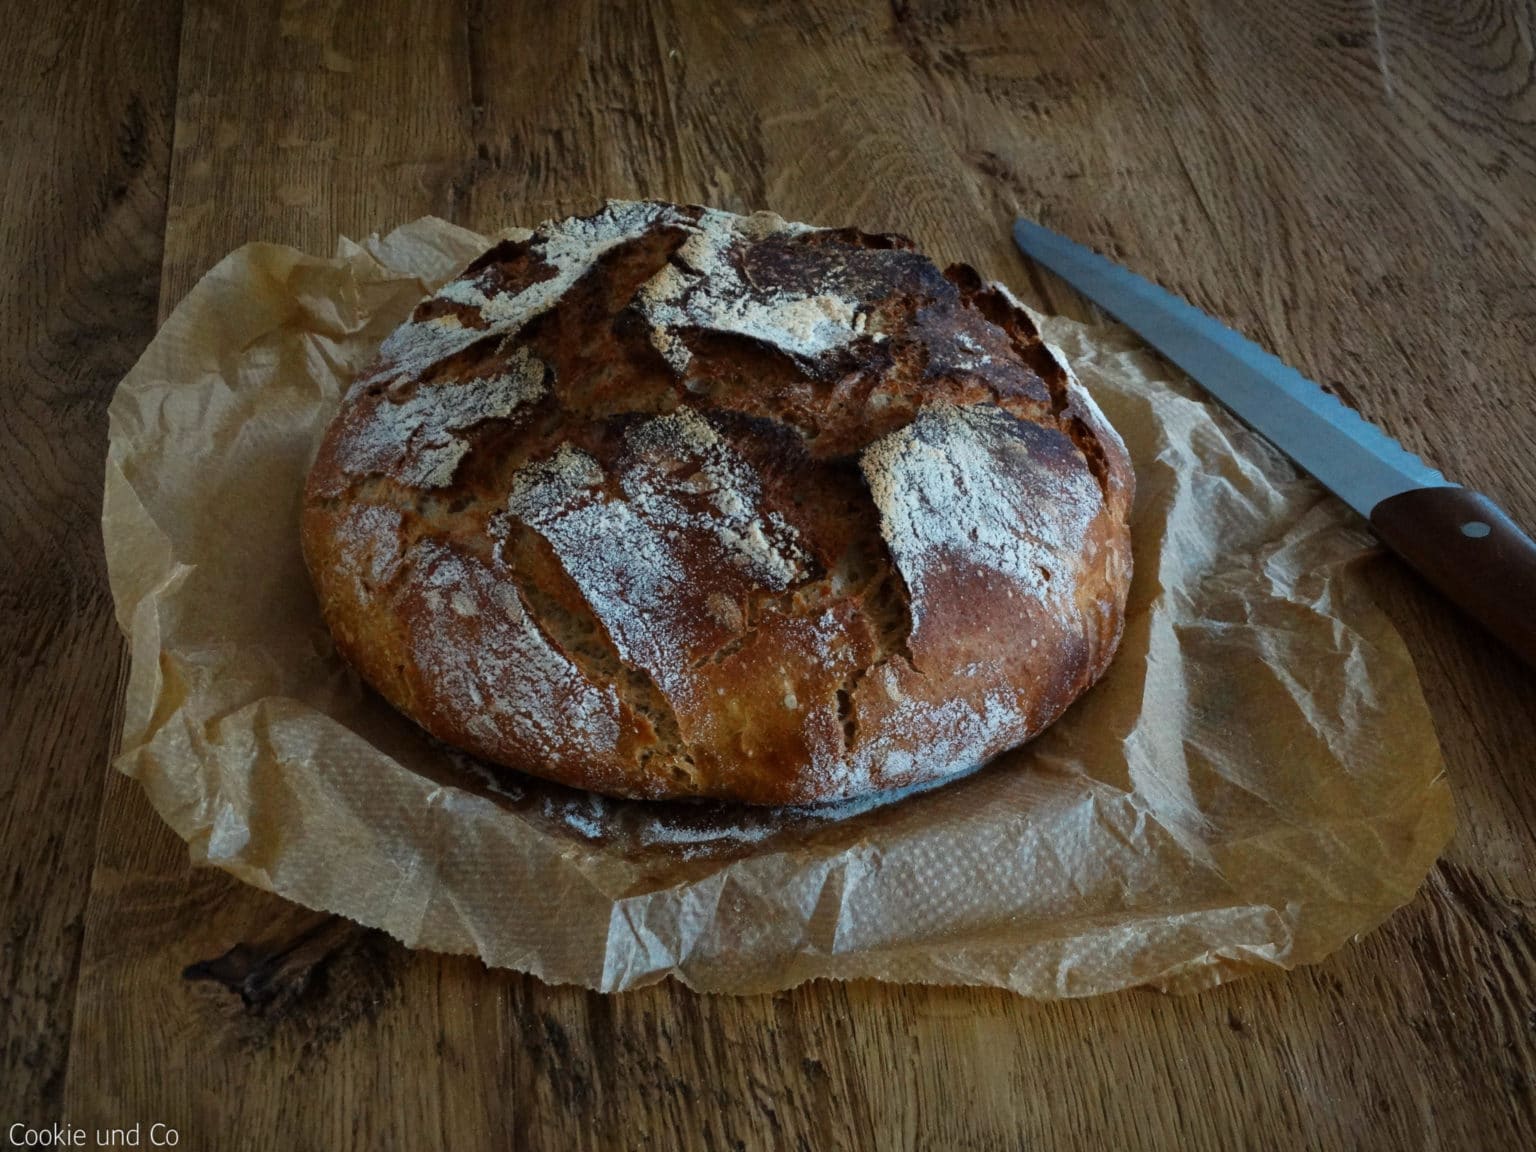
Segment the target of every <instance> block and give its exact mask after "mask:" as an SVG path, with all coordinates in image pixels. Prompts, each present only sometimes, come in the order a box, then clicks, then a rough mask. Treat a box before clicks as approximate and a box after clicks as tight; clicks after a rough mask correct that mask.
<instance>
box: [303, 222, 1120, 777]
mask: <svg viewBox="0 0 1536 1152" xmlns="http://www.w3.org/2000/svg"><path fill="white" fill-rule="evenodd" d="M1132 485H1133V481H1132V473H1131V468H1130V462H1129V459H1128V457H1127V455H1126V452H1125V448H1124V445H1123V444H1122V443H1121V441H1120V439H1119V437H1118V436H1117V435H1116V434H1115V432H1114V430H1113V429H1112V428H1111V427H1110V426H1109V424H1108V422H1107V421H1105V419H1104V418H1103V416H1102V415H1101V414H1100V413H1099V411H1098V409H1097V408H1096V407H1095V406H1094V404H1093V402H1092V400H1091V399H1089V398H1088V396H1087V393H1086V392H1084V391H1083V390H1082V388H1081V387H1080V386H1079V385H1078V384H1077V383H1076V381H1075V380H1074V379H1073V378H1072V376H1071V374H1070V372H1069V371H1068V370H1067V369H1066V367H1065V366H1064V365H1062V364H1061V363H1059V362H1058V361H1057V359H1056V358H1055V356H1054V355H1053V354H1052V353H1051V351H1050V350H1049V349H1048V348H1047V347H1046V346H1045V345H1044V344H1043V343H1042V342H1041V340H1040V337H1039V334H1038V333H1037V332H1036V330H1035V328H1034V325H1033V324H1032V323H1031V321H1030V319H1029V317H1028V315H1027V314H1026V312H1025V311H1024V310H1023V309H1022V307H1021V306H1019V304H1018V303H1017V301H1015V300H1014V299H1013V298H1012V297H1011V296H1010V295H1009V294H1008V293H1007V292H1006V290H1004V289H1002V288H1001V287H999V286H996V285H989V284H986V283H984V282H983V281H982V280H981V278H980V277H979V276H978V275H977V274H976V273H975V272H974V271H973V270H972V269H970V268H968V267H965V266H963V265H956V266H953V267H951V268H949V269H946V270H944V271H942V272H941V271H940V270H939V269H938V268H937V267H935V266H934V265H933V264H932V263H931V262H930V261H929V260H928V259H927V258H926V257H924V256H922V255H921V254H920V253H918V252H916V251H915V250H914V248H913V246H912V244H911V242H910V241H908V240H906V239H905V238H903V237H900V236H891V235H870V234H866V233H862V232H858V231H854V230H852V229H839V230H831V229H814V228H809V227H806V226H805V225H799V224H791V223H788V222H786V221H784V220H782V219H780V218H779V217H777V216H773V215H771V214H767V213H759V214H756V215H753V216H748V217H742V216H735V215H731V214H729V213H724V212H718V211H715V210H712V209H705V208H700V207H697V206H688V205H673V204H665V203H660V202H640V203H634V202H623V201H611V202H609V203H608V204H606V205H605V206H604V207H603V208H602V209H601V210H600V211H599V212H597V213H594V214H593V215H591V216H587V217H575V218H571V219H568V220H563V221H553V222H549V223H546V224H545V225H543V226H541V227H540V228H539V229H538V230H536V231H535V232H534V234H533V235H532V236H531V237H529V238H528V239H525V240H521V241H515V242H504V243H501V244H498V245H496V246H495V247H493V248H492V249H491V250H490V251H488V252H487V253H485V254H484V255H483V256H482V257H480V258H479V259H478V260H476V261H475V262H474V263H473V264H472V265H471V266H470V267H469V269H467V270H466V272H465V273H464V274H463V275H462V276H461V277H459V278H458V279H456V280H454V281H453V282H451V283H450V284H448V285H446V286H445V287H444V288H443V289H442V290H440V291H439V292H438V293H436V294H435V295H433V296H432V297H430V298H429V299H427V300H425V301H423V303H422V304H421V305H420V306H419V307H418V308H417V309H416V311H415V313H414V314H413V316H412V318H411V319H410V321H408V322H407V323H406V324H405V325H403V326H402V327H401V328H400V329H399V330H397V331H396V332H395V333H394V334H393V335H391V337H390V338H389V339H388V340H387V341H386V342H385V344H384V345H383V347H382V348H381V350H380V353H379V356H378V358H377V360H376V361H375V362H374V363H373V364H372V365H371V366H370V367H369V368H368V369H367V370H366V371H365V372H364V373H363V374H362V375H361V376H360V377H359V378H358V379H357V380H356V381H355V382H354V384H353V385H352V386H351V388H350V389H349V390H348V392H347V394H346V396H345V398H344V399H343V401H342V404H341V408H340V411H339V412H338V413H337V415H336V417H335V419H334V420H333V422H332V424H331V426H330V427H329V429H328V430H327V432H326V435H325V437H324V440H323V442H322V444H321V446H320V450H319V453H318V456H317V458H316V460H315V463H314V465H313V468H312V469H311V472H310V475H309V480H308V484H307V486H306V490H305V494H304V507H303V514H302V519H303V525H302V534H303V547H304V556H305V560H306V563H307V564H308V566H309V570H310V573H311V576H312V578H313V580H314V585H315V589H316V592H317V594H318V596H319V601H320V605H321V608H322V611H323V613H324V616H325V620H326V623H327V624H328V625H329V627H330V630H331V633H332V635H333V637H334V639H335V642H336V646H337V649H338V650H339V651H340V653H341V654H342V655H343V656H344V657H345V659H346V660H347V661H349V662H350V663H351V664H352V665H353V666H354V667H355V668H356V669H357V670H358V671H359V672H360V673H361V675H362V676H363V678H364V679H365V680H367V681H368V683H370V684H371V685H372V686H373V687H374V688H376V689H377V690H378V691H379V692H380V693H381V694H382V695H383V696H384V697H385V698H386V699H387V700H389V701H390V702H391V703H392V704H393V705H394V706H395V707H397V708H399V709H400V710H401V711H402V712H404V713H406V714H407V715H408V716H410V717H412V718H413V719H414V720H416V721H417V722H418V723H419V724H421V725H422V727H424V728H426V729H427V730H428V731H429V732H431V733H432V734H433V735H435V736H437V737H439V738H440V739H442V740H444V741H446V742H448V743H450V744H453V745H456V746H458V747H460V748H463V749H466V750H467V751H469V752H472V753H474V754H475V755H477V756H479V757H482V758H484V759H485V760H488V761H491V762H493V763H496V764H500V765H505V766H507V767H510V768H514V769H517V770H519V771H523V772H528V773H532V774H534V775H537V776H542V777H546V778H549V779H552V780H557V781H560V782H562V783H566V784H571V785H575V786H577V787H581V788H588V789H592V790H595V791H599V792H604V793H608V794H611V795H617V796H630V797H647V798H660V797H686V796H699V797H715V798H720V799H727V800H735V801H742V802H746V803H751V804H792V803H793V804H799V803H810V802H819V801H830V800H839V799H845V798H848V797H852V796H856V795H859V794H862V793H866V792H872V791H877V790H883V789H889V788H898V787H903V786H907V785H911V784H914V783H918V782H920V781H923V780H927V779H932V778H934V777H936V776H939V775H945V774H949V773H954V772H959V771H963V770H965V769H968V768H971V767H974V766H975V765H977V764H979V763H981V762H983V761H985V760H987V759H989V758H990V757H992V756H994V755H996V754H997V753H999V752H1002V751H1004V750H1005V749H1007V748H1010V747H1013V746H1015V745H1017V744H1020V743H1022V742H1024V741H1026V740H1028V739H1029V738H1031V737H1032V736H1034V735H1035V734H1037V733H1038V732H1040V731H1041V730H1042V729H1043V728H1045V727H1046V726H1047V725H1048V724H1050V723H1051V722H1052V721H1053V720H1055V719H1056V717H1058V716H1059V715H1060V714H1061V713H1062V711H1063V710H1065V709H1066V708H1067V706H1068V705H1070V704H1071V703H1072V701H1073V700H1075V699H1076V698H1077V697H1078V696H1079V695H1080V694H1081V693H1082V692H1084V691H1085V690H1086V689H1087V688H1088V687H1089V686H1090V685H1091V684H1092V683H1093V682H1094V681H1096V680H1097V679H1098V678H1099V676H1100V675H1102V673H1103V672H1104V669H1105V668H1106V667H1107V666H1108V664H1109V661H1110V658H1111V656H1112V655H1113V653H1114V650H1115V647H1116V645H1117V644H1118V642H1119V638H1120V632H1121V628H1122V623H1123V617H1124V608H1125V597H1126V591H1127V586H1128V584H1129V581H1130V572H1131V552H1130V537H1129V531H1128V528H1127V517H1128V514H1129V509H1130V502H1131V495H1132Z"/></svg>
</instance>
